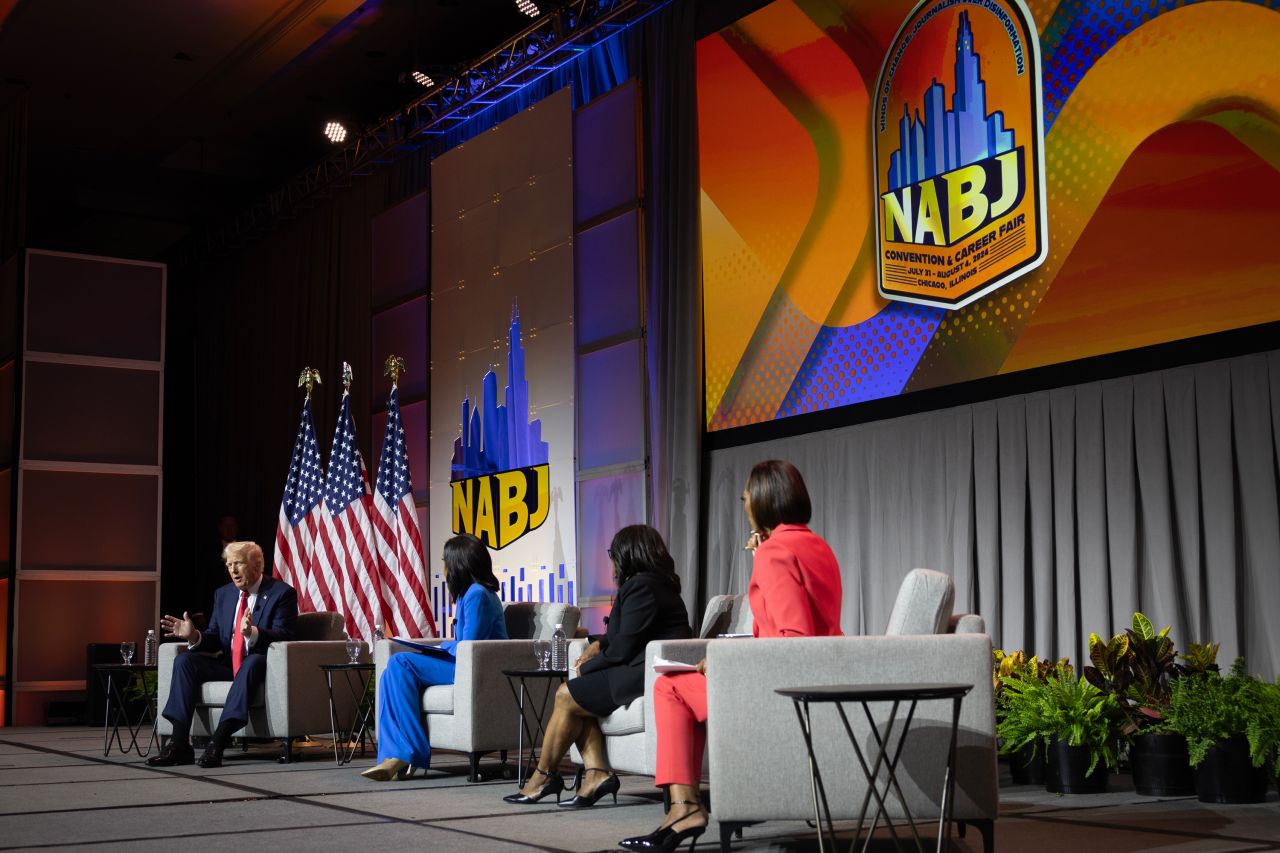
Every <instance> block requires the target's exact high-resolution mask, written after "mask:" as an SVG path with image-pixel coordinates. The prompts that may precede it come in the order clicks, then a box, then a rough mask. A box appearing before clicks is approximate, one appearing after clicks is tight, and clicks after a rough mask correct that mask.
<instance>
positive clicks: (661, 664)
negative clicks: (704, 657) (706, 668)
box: [653, 658, 698, 672]
mask: <svg viewBox="0 0 1280 853" xmlns="http://www.w3.org/2000/svg"><path fill="white" fill-rule="evenodd" d="M653 671H654V672H697V671H698V665H697V664H696V663H681V662H680V661H678V660H667V659H666V658H654V659H653Z"/></svg>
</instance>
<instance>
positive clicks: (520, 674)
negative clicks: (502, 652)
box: [502, 669, 569, 678]
mask: <svg viewBox="0 0 1280 853" xmlns="http://www.w3.org/2000/svg"><path fill="white" fill-rule="evenodd" d="M502 674H503V675H505V676H508V677H509V678H566V677H568V675H569V670H567V669H504V670H503V671H502Z"/></svg>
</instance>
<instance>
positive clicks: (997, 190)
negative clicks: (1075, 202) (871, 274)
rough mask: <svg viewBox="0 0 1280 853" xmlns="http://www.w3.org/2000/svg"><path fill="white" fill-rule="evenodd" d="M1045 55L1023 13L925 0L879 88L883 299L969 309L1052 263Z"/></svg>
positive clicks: (895, 46) (998, 4) (1000, 6)
mask: <svg viewBox="0 0 1280 853" xmlns="http://www.w3.org/2000/svg"><path fill="white" fill-rule="evenodd" d="M1041 105H1042V99H1041V86H1040V44H1039V41H1038V39H1037V37H1036V32H1035V28H1034V27H1033V26H1032V25H1031V14H1030V12H1028V11H1027V7H1026V6H1025V5H1023V3H1022V0H925V2H923V3H920V4H919V5H918V6H916V8H915V10H914V11H912V13H911V14H910V15H908V16H907V19H906V21H905V22H904V23H903V24H902V28H901V29H899V30H898V35H897V37H896V38H895V39H894V40H893V43H892V44H891V45H890V47H889V52H888V53H887V54H886V55H885V61H884V65H883V66H882V67H881V69H880V77H879V79H878V80H877V83H876V113H875V116H874V122H873V134H872V136H873V138H874V146H875V164H876V182H875V188H876V208H877V216H876V226H877V233H876V237H877V249H878V251H877V255H876V270H877V273H878V279H879V286H880V293H881V295H883V296H884V297H885V298H887V299H899V300H903V301H905V302H915V303H919V304H922V305H936V306H939V307H942V308H953V309H954V308H960V307H962V306H964V305H967V304H969V303H970V302H972V301H974V300H975V299H977V298H979V297H980V296H984V295H985V294H987V293H990V292H991V291H993V290H995V289H996V288H998V287H1000V286H1001V285H1003V284H1006V283H1007V282H1009V281H1011V280H1013V279H1014V278H1017V277H1018V276H1020V275H1022V274H1023V273H1026V272H1028V271H1029V270H1032V269H1035V268H1036V267H1037V266H1039V265H1040V264H1041V263H1042V262H1043V261H1044V259H1045V256H1046V255H1047V254H1048V247H1047V240H1046V227H1045V212H1044V156H1043V151H1044V130H1043V123H1042V116H1041V111H1042V106H1041Z"/></svg>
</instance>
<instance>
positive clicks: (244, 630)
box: [240, 607, 253, 639]
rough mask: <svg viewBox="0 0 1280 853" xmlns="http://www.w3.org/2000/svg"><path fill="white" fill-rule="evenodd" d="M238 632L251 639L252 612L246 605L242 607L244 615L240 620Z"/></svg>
mask: <svg viewBox="0 0 1280 853" xmlns="http://www.w3.org/2000/svg"><path fill="white" fill-rule="evenodd" d="M240 633H241V634H244V635H245V637H246V638H247V639H252V633H253V613H252V612H250V610H249V608H247V607H246V608H245V609H244V617H243V618H241V620H240Z"/></svg>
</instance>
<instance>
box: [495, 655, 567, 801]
mask: <svg viewBox="0 0 1280 853" xmlns="http://www.w3.org/2000/svg"><path fill="white" fill-rule="evenodd" d="M502 674H503V675H505V676H506V677H507V686H509V687H510V688H511V695H512V697H513V698H514V699H515V700H516V705H517V706H518V707H519V711H520V721H519V723H518V724H517V726H516V784H517V785H523V784H524V782H525V779H524V738H525V735H528V737H529V769H530V771H531V772H532V770H533V768H534V767H537V766H538V764H537V754H536V749H537V747H538V745H539V744H540V743H541V742H542V736H543V735H544V734H545V733H546V726H547V702H548V701H550V699H551V696H552V694H553V693H555V691H556V689H557V688H558V687H559V686H560V685H561V684H563V683H564V682H565V680H566V679H567V678H568V677H569V671H568V670H565V669H504V670H503V671H502ZM553 679H554V681H553ZM530 681H534V682H537V681H540V682H542V685H543V690H542V701H541V702H540V703H538V704H537V705H536V706H535V705H534V704H533V702H532V698H533V697H532V691H530V690H529V687H528V682H530ZM516 682H519V684H520V686H519V688H517V687H516ZM526 693H528V694H529V696H530V700H531V701H530V702H529V709H530V710H531V711H532V712H533V720H534V727H535V728H536V731H532V730H530V728H529V719H528V717H526V716H525V713H524V700H525V694H526Z"/></svg>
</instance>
